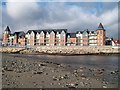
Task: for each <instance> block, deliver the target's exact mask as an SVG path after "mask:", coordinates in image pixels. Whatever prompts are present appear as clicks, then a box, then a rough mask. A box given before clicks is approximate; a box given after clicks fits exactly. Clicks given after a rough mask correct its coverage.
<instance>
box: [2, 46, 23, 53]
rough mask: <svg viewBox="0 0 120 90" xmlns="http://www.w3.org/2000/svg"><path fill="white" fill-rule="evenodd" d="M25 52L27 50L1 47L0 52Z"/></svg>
mask: <svg viewBox="0 0 120 90" xmlns="http://www.w3.org/2000/svg"><path fill="white" fill-rule="evenodd" d="M23 50H25V48H15V47H0V52H3V53H19V52H20V51H23Z"/></svg>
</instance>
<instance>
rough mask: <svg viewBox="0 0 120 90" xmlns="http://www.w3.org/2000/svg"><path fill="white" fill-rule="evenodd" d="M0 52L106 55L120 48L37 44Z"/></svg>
mask: <svg viewBox="0 0 120 90" xmlns="http://www.w3.org/2000/svg"><path fill="white" fill-rule="evenodd" d="M0 52H3V53H21V54H54V55H104V54H106V55H108V54H120V48H113V47H112V46H102V47H98V46H97V47H85V46H83V47H81V46H69V47H68V46H61V47H57V46H53V47H52V46H49V47H48V46H39V47H32V48H31V49H26V48H13V47H12V48H11V47H3V48H0Z"/></svg>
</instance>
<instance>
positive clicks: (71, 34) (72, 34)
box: [67, 33, 76, 38]
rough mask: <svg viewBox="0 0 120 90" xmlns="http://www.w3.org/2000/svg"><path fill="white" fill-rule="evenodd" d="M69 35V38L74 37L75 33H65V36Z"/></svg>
mask: <svg viewBox="0 0 120 90" xmlns="http://www.w3.org/2000/svg"><path fill="white" fill-rule="evenodd" d="M68 35H70V38H76V33H67V37H68Z"/></svg>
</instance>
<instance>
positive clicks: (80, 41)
mask: <svg viewBox="0 0 120 90" xmlns="http://www.w3.org/2000/svg"><path fill="white" fill-rule="evenodd" d="M2 44H3V45H4V46H30V47H31V46H104V45H105V44H106V32H105V29H104V27H103V25H102V23H100V24H99V26H98V28H97V30H96V31H89V30H88V29H87V30H84V31H77V32H75V33H68V32H67V29H44V30H28V31H27V32H26V33H24V32H23V31H21V32H14V33H13V34H12V33H11V31H10V28H9V27H8V26H7V28H6V29H5V32H4V33H3V41H2Z"/></svg>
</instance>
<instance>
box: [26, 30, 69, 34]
mask: <svg viewBox="0 0 120 90" xmlns="http://www.w3.org/2000/svg"><path fill="white" fill-rule="evenodd" d="M32 31H33V32H34V33H37V32H38V33H41V32H42V31H43V32H44V33H47V32H48V33H51V32H52V31H54V32H55V33H57V32H59V33H61V32H62V31H65V33H66V32H67V29H41V30H28V32H27V33H31V32H32ZM27 33H26V34H27Z"/></svg>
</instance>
